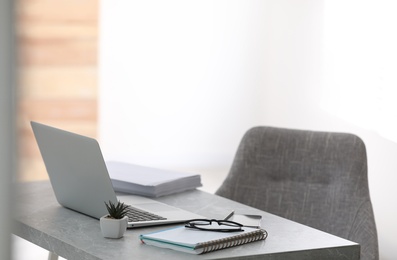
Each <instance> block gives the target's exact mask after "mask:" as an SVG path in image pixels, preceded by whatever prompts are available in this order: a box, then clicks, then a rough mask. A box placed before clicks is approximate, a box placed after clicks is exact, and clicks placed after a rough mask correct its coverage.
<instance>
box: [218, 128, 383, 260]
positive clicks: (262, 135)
mask: <svg viewBox="0 0 397 260" xmlns="http://www.w3.org/2000/svg"><path fill="white" fill-rule="evenodd" d="M216 194H218V195H220V196H223V197H226V198H229V199H232V200H235V201H238V202H241V203H244V204H247V205H250V206H253V207H256V208H259V209H262V210H264V211H267V212H269V213H273V214H276V215H279V216H281V217H284V218H287V219H291V220H293V221H296V222H299V223H302V224H305V225H308V226H311V227H314V228H317V229H320V230H323V231H325V232H328V233H331V234H334V235H336V236H339V237H342V238H346V239H348V240H351V241H354V242H357V243H359V244H360V245H361V259H362V260H369V259H371V260H373V259H375V260H377V259H378V258H379V254H378V239H377V232H376V226H375V221H374V215H373V210H372V204H371V200H370V195H369V189H368V178H367V156H366V149H365V145H364V143H363V141H362V140H361V139H360V138H359V137H357V136H355V135H352V134H344V133H327V132H314V131H303V130H292V129H282V128H272V127H255V128H252V129H250V130H249V131H248V132H247V133H246V134H245V135H244V137H243V139H242V141H241V143H240V146H239V148H238V150H237V154H236V156H235V159H234V162H233V164H232V167H231V170H230V172H229V175H228V176H227V177H226V179H225V181H224V183H223V184H222V185H221V187H220V188H219V189H218V190H217V192H216Z"/></svg>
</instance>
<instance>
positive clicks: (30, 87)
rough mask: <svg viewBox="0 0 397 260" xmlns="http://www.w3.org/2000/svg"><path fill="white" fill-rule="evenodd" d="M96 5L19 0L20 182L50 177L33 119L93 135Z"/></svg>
mask: <svg viewBox="0 0 397 260" xmlns="http://www.w3.org/2000/svg"><path fill="white" fill-rule="evenodd" d="M98 3H99V2H98V0H84V1H81V0H21V1H18V3H17V40H18V43H17V44H18V55H19V56H18V73H19V89H18V95H19V99H18V102H19V105H18V108H19V111H18V113H19V114H18V137H19V166H20V173H19V176H18V177H19V179H21V180H40V179H46V178H48V177H47V173H46V172H45V167H44V164H43V162H42V159H41V156H40V154H39V150H38V147H37V144H36V142H35V140H34V137H33V133H32V130H31V128H30V123H29V122H30V121H31V120H35V121H39V122H43V123H46V124H50V125H53V126H56V127H60V128H64V129H67V130H70V131H74V132H77V133H80V134H84V135H88V136H91V137H96V125H97V100H98V98H97V94H98V93H97V76H98V75H97V60H98V58H97V57H98V54H97V52H98V50H97V46H98V11H99V10H98Z"/></svg>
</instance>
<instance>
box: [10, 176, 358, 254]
mask: <svg viewBox="0 0 397 260" xmlns="http://www.w3.org/2000/svg"><path fill="white" fill-rule="evenodd" d="M18 186H19V187H20V189H19V190H20V192H19V194H18V195H17V203H18V204H17V205H18V208H19V209H18V210H17V213H16V214H15V221H16V226H15V229H14V233H15V234H16V235H18V236H20V237H22V238H24V239H26V240H28V241H30V242H32V243H34V244H36V245H38V246H40V247H43V248H45V249H47V250H49V251H52V252H55V253H56V254H57V255H60V256H62V257H64V258H66V259H70V260H71V259H112V260H113V259H175V260H177V259H230V258H233V259H272V260H275V259H294V260H299V259H305V260H307V259H359V251H360V247H359V245H358V244H356V243H353V242H350V241H347V240H344V239H341V238H338V237H335V236H333V235H329V234H327V233H324V232H321V231H318V230H316V229H312V228H309V227H307V226H304V225H300V224H297V223H295V222H292V221H289V220H286V219H283V218H280V217H277V216H275V215H272V214H269V213H266V212H263V211H260V210H256V209H254V208H250V207H248V206H245V205H242V204H239V203H236V202H233V201H230V200H227V199H224V198H221V197H218V196H215V195H212V194H209V193H206V192H203V191H199V190H193V191H189V192H184V193H180V194H176V195H171V196H167V197H162V198H159V199H158V200H159V201H162V202H164V203H167V204H171V205H175V206H178V207H180V208H184V209H186V210H190V211H193V212H196V213H198V214H200V215H203V216H206V217H209V218H222V217H224V216H226V215H227V214H228V213H229V212H230V211H231V210H236V212H249V213H255V214H261V215H263V226H264V228H265V229H266V230H267V231H268V233H269V236H268V238H267V239H266V240H265V241H259V242H254V243H250V244H246V245H242V246H238V247H234V248H229V249H224V250H220V251H217V252H212V253H208V254H203V255H190V254H186V253H181V252H177V251H172V250H168V249H161V248H157V247H153V246H148V245H143V244H142V243H141V242H140V241H139V239H138V236H139V234H142V233H148V232H153V231H156V230H160V229H163V228H164V226H160V227H150V228H137V229H131V230H127V232H126V234H125V236H124V237H123V238H121V239H116V240H113V239H106V238H103V237H102V235H101V231H100V227H99V221H98V220H96V219H93V218H91V217H88V216H85V215H82V214H79V213H76V212H74V211H71V210H68V209H66V208H63V207H61V206H60V205H59V204H58V203H57V201H56V199H55V197H54V193H53V191H52V188H51V186H50V184H49V182H34V183H25V184H21V185H18Z"/></svg>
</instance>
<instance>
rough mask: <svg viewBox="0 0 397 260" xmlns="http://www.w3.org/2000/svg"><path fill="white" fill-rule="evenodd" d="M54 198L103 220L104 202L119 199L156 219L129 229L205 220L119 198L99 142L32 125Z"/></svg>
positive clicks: (147, 201) (137, 199) (135, 199)
mask: <svg viewBox="0 0 397 260" xmlns="http://www.w3.org/2000/svg"><path fill="white" fill-rule="evenodd" d="M31 126H32V129H33V132H34V135H35V138H36V141H37V144H38V146H39V149H40V152H41V155H42V157H43V160H44V164H45V166H46V169H47V173H48V176H49V178H50V182H51V185H52V188H53V190H54V193H55V197H56V199H57V200H58V202H59V204H61V205H62V206H64V207H66V208H69V209H72V210H75V211H77V212H80V213H83V214H85V215H88V216H91V217H94V218H96V219H99V218H101V217H102V216H104V215H106V214H107V210H106V206H105V202H108V201H109V200H110V201H112V202H113V203H116V202H117V201H118V200H120V201H121V202H124V203H126V204H128V205H131V206H132V207H134V208H135V209H136V210H137V211H139V212H140V213H146V212H149V213H150V214H149V215H151V216H156V218H157V219H154V220H153V219H152V220H132V219H131V218H130V220H129V223H128V227H129V228H131V227H141V226H152V225H162V224H171V223H182V222H185V221H186V220H189V219H194V218H203V217H202V216H199V215H197V214H194V213H192V212H188V211H185V210H182V209H179V208H176V207H172V206H169V205H166V204H163V203H160V202H157V201H155V200H151V199H149V198H145V197H141V196H136V195H131V194H125V195H122V196H118V197H117V196H116V193H115V191H114V189H113V186H112V183H111V180H110V177H109V174H108V171H107V168H106V164H105V161H104V159H103V156H102V153H101V150H100V147H99V144H98V142H97V141H96V140H95V139H93V138H89V137H86V136H82V135H78V134H75V133H71V132H68V131H64V130H61V129H58V128H54V127H51V126H48V125H44V124H40V123H37V122H31Z"/></svg>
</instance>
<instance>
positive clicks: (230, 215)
mask: <svg viewBox="0 0 397 260" xmlns="http://www.w3.org/2000/svg"><path fill="white" fill-rule="evenodd" d="M233 215H234V210H233V211H232V212H230V214H229V215H227V216H226V218H225V219H224V220H228V219H229V218H231V217H232V216H233Z"/></svg>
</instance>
